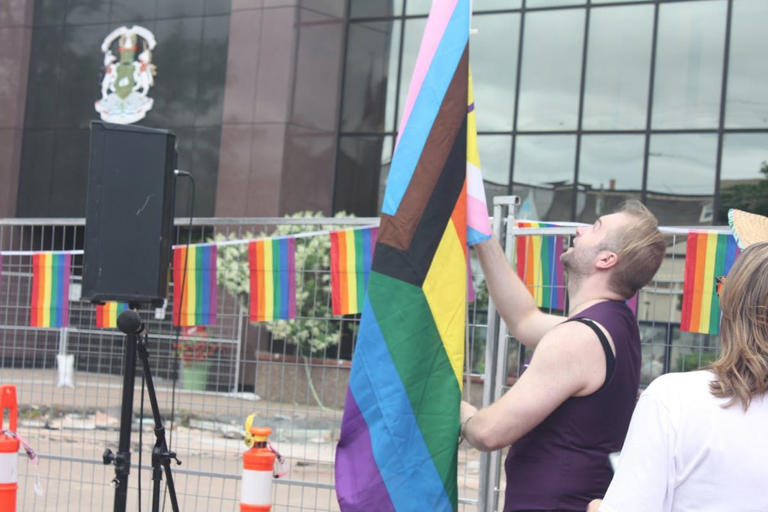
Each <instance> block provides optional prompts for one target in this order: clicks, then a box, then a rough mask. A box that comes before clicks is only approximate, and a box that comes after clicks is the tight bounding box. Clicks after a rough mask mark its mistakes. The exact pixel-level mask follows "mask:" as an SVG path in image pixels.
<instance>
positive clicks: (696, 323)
mask: <svg viewBox="0 0 768 512" xmlns="http://www.w3.org/2000/svg"><path fill="white" fill-rule="evenodd" d="M740 252H741V251H740V250H739V246H738V245H737V243H736V239H735V238H733V235H730V234H719V233H716V232H713V231H710V232H691V233H690V234H689V235H688V242H687V244H686V248H685V276H684V278H683V307H682V312H681V314H680V330H681V331H688V332H700V333H705V334H719V333H720V298H719V297H718V296H717V285H716V283H715V278H716V277H720V276H725V275H726V274H728V271H729V270H731V266H732V265H733V262H734V261H736V258H737V257H738V255H739V253H740Z"/></svg>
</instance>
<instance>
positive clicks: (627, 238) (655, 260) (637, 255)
mask: <svg viewBox="0 0 768 512" xmlns="http://www.w3.org/2000/svg"><path fill="white" fill-rule="evenodd" d="M617 213H624V214H626V215H629V216H630V217H631V218H632V219H631V221H630V222H629V223H628V224H627V225H625V226H622V228H620V229H618V230H615V232H613V233H611V234H609V235H608V240H607V242H608V248H609V249H610V250H612V251H614V252H615V253H616V254H617V255H618V263H616V266H615V267H614V268H613V272H612V273H611V278H610V280H609V282H608V285H609V286H610V287H611V289H612V290H613V291H614V292H616V293H618V294H619V295H621V296H622V297H625V298H630V297H632V296H633V295H634V294H635V293H637V291H638V290H639V289H640V288H642V287H643V286H645V285H646V284H648V283H649V282H650V280H651V279H653V276H654V275H655V274H656V271H657V270H658V269H659V266H661V262H662V260H663V259H664V252H665V251H666V249H667V244H666V242H664V237H662V236H661V232H660V231H659V222H658V221H657V220H656V217H655V216H654V215H653V214H652V213H651V211H650V210H649V209H648V208H646V207H645V205H644V204H643V203H641V202H640V201H637V200H635V199H630V200H628V201H626V202H624V203H623V204H622V205H621V207H620V208H619V210H617Z"/></svg>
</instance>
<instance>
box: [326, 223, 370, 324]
mask: <svg viewBox="0 0 768 512" xmlns="http://www.w3.org/2000/svg"><path fill="white" fill-rule="evenodd" d="M377 232H378V229H377V228H362V229H343V230H339V231H332V232H331V233H330V238H331V306H332V311H333V314H334V315H354V314H356V313H360V312H361V311H362V310H363V299H364V298H365V289H366V286H367V285H368V275H369V274H370V272H371V261H373V248H374V246H375V245H376V233H377Z"/></svg>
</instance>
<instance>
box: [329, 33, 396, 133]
mask: <svg viewBox="0 0 768 512" xmlns="http://www.w3.org/2000/svg"><path fill="white" fill-rule="evenodd" d="M398 27H399V22H392V21H382V22H375V23H350V24H349V38H348V44H347V62H346V68H345V77H344V98H343V100H342V103H343V107H342V120H341V130H342V131H344V132H355V131H362V132H381V131H384V130H385V126H384V120H385V105H386V101H387V96H388V91H387V89H388V88H389V87H388V78H387V72H388V70H389V69H390V54H391V53H392V54H394V56H393V58H395V59H396V58H397V57H396V53H397V52H396V49H397V44H398V42H399V36H398V35H397V28H398ZM392 85H394V82H393V83H392Z"/></svg>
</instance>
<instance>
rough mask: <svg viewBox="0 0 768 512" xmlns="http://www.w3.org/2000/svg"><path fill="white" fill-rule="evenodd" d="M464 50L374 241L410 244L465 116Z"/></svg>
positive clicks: (403, 246) (466, 68)
mask: <svg viewBox="0 0 768 512" xmlns="http://www.w3.org/2000/svg"><path fill="white" fill-rule="evenodd" d="M468 49H469V47H465V48H464V54H463V55H462V56H461V60H459V65H458V66H457V67H456V72H455V73H454V74H453V78H452V79H451V83H450V85H449V86H448V90H447V91H446V92H445V97H444V98H443V103H442V104H441V105H440V110H439V111H438V113H437V117H436V118H435V122H434V123H433V124H432V130H431V131H430V132H429V135H428V136H427V141H426V143H425V144H424V149H423V150H422V152H421V157H420V158H419V163H418V164H417V165H416V169H415V170H414V172H413V176H412V177H411V182H410V183H409V184H408V188H407V189H406V191H405V194H404V195H403V198H402V200H401V201H400V206H399V207H398V209H397V213H395V215H394V216H393V215H387V214H384V213H382V214H381V224H380V226H379V234H378V239H377V242H378V243H383V244H387V245H390V246H392V247H396V248H398V249H400V250H403V251H404V250H406V249H407V248H408V246H410V245H411V240H412V239H413V234H414V233H415V232H416V227H417V226H418V224H419V220H420V219H421V216H422V214H423V213H424V209H425V208H426V206H427V202H428V200H429V197H430V196H431V195H432V191H433V189H434V188H435V184H436V183H437V180H438V178H440V174H441V173H442V172H443V168H444V167H445V161H446V160H447V158H448V154H449V153H450V152H451V148H452V147H453V144H454V141H455V139H456V134H457V133H459V128H461V125H462V123H463V122H464V119H465V118H466V117H467V88H466V83H467V76H468V75H469V55H468Z"/></svg>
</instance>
